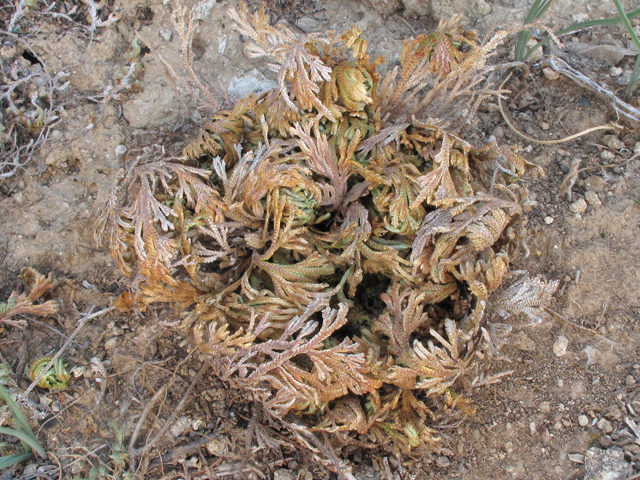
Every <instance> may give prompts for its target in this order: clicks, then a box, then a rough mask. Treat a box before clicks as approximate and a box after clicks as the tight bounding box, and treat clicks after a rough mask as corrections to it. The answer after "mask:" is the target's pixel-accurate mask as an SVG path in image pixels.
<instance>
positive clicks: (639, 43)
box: [613, 0, 640, 98]
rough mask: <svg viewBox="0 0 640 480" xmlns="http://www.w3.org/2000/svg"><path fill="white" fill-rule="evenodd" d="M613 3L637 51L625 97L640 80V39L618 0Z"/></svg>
mask: <svg viewBox="0 0 640 480" xmlns="http://www.w3.org/2000/svg"><path fill="white" fill-rule="evenodd" d="M613 3H615V4H616V8H617V9H618V13H619V14H620V18H622V23H623V24H624V28H626V29H627V32H628V33H629V36H630V37H631V40H632V41H633V44H634V45H635V46H636V50H637V51H638V54H637V55H636V64H635V66H634V67H633V75H632V76H631V79H630V80H629V85H627V90H626V91H625V93H624V96H625V98H628V97H629V96H630V95H631V92H632V91H633V89H634V88H635V87H636V85H638V82H640V39H638V36H637V35H636V32H635V31H634V30H633V27H632V26H631V22H630V21H629V17H628V16H627V14H626V12H625V11H624V8H622V4H621V3H620V0H613Z"/></svg>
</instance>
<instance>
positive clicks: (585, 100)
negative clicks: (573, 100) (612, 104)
mask: <svg viewBox="0 0 640 480" xmlns="http://www.w3.org/2000/svg"><path fill="white" fill-rule="evenodd" d="M578 102H579V103H580V106H581V107H590V106H591V100H589V98H588V97H580V100H579V101H578Z"/></svg>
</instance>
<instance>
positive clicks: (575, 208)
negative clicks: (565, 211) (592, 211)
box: [569, 198, 587, 213]
mask: <svg viewBox="0 0 640 480" xmlns="http://www.w3.org/2000/svg"><path fill="white" fill-rule="evenodd" d="M569 210H571V211H572V212H573V213H584V212H586V211H587V201H586V200H585V199H584V198H579V199H578V200H576V201H575V202H573V203H572V204H571V205H570V206H569Z"/></svg>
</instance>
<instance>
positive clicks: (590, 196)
mask: <svg viewBox="0 0 640 480" xmlns="http://www.w3.org/2000/svg"><path fill="white" fill-rule="evenodd" d="M584 199H585V200H586V201H587V203H588V204H589V205H591V206H592V207H599V206H601V205H602V202H601V201H600V197H598V194H597V193H596V192H592V191H591V190H589V191H587V192H585V194H584Z"/></svg>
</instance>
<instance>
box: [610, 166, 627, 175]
mask: <svg viewBox="0 0 640 480" xmlns="http://www.w3.org/2000/svg"><path fill="white" fill-rule="evenodd" d="M611 171H612V172H613V173H615V174H616V175H622V174H623V173H624V169H623V168H622V167H613V168H612V169H611Z"/></svg>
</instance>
